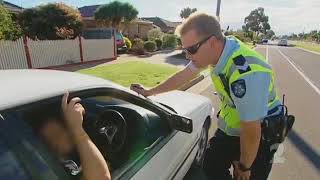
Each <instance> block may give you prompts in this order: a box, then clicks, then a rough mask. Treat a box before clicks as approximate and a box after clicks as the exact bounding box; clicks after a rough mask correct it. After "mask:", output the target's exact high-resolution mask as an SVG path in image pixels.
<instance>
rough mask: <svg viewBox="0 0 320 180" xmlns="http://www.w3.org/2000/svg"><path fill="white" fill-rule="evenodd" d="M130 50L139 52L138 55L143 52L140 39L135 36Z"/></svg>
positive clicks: (142, 44)
mask: <svg viewBox="0 0 320 180" xmlns="http://www.w3.org/2000/svg"><path fill="white" fill-rule="evenodd" d="M132 51H133V52H135V53H137V54H139V55H142V54H144V43H143V40H142V39H140V38H135V39H134V40H133V41H132Z"/></svg>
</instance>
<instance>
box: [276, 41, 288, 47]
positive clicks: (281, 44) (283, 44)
mask: <svg viewBox="0 0 320 180" xmlns="http://www.w3.org/2000/svg"><path fill="white" fill-rule="evenodd" d="M278 46H288V40H286V39H280V40H279V42H278Z"/></svg>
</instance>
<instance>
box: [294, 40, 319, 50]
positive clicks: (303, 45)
mask: <svg viewBox="0 0 320 180" xmlns="http://www.w3.org/2000/svg"><path fill="white" fill-rule="evenodd" d="M293 44H294V45H296V46H297V47H301V48H304V49H308V50H311V51H315V52H320V44H313V43H311V42H301V41H294V42H293Z"/></svg>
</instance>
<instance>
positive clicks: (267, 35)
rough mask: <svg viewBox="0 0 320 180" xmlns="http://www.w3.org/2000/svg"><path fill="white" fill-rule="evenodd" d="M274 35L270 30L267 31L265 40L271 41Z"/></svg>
mask: <svg viewBox="0 0 320 180" xmlns="http://www.w3.org/2000/svg"><path fill="white" fill-rule="evenodd" d="M274 35H275V33H274V31H272V30H267V32H266V35H265V37H266V38H267V39H271V38H272V37H274Z"/></svg>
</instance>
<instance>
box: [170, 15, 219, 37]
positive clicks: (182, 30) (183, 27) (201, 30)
mask: <svg viewBox="0 0 320 180" xmlns="http://www.w3.org/2000/svg"><path fill="white" fill-rule="evenodd" d="M190 30H195V32H196V33H197V35H198V36H200V38H205V37H208V36H210V35H213V36H215V37H216V38H217V39H219V40H223V38H224V36H223V34H222V31H221V27H220V23H219V21H218V20H217V18H216V17H215V16H211V15H209V14H206V13H199V12H195V13H192V14H191V15H190V16H189V17H188V18H187V19H185V20H184V21H183V22H182V24H180V25H179V26H178V27H177V28H176V31H175V34H176V35H178V36H182V35H184V34H186V33H187V32H189V31H190Z"/></svg>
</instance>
